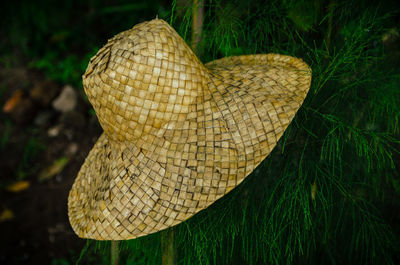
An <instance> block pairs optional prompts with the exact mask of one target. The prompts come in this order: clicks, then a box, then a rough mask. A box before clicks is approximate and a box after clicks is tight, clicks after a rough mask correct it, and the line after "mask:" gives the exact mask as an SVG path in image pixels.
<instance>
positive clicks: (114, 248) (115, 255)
mask: <svg viewBox="0 0 400 265" xmlns="http://www.w3.org/2000/svg"><path fill="white" fill-rule="evenodd" d="M118 263H119V250H118V241H117V240H112V241H111V263H110V264H111V265H118Z"/></svg>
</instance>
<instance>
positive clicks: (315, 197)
mask: <svg viewBox="0 0 400 265" xmlns="http://www.w3.org/2000/svg"><path fill="white" fill-rule="evenodd" d="M283 2H284V4H282V2H281V1H276V0H274V1H267V2H263V1H251V2H250V1H209V2H207V3H206V12H205V13H206V18H205V24H204V27H203V43H202V44H201V45H200V46H199V47H200V49H203V50H202V52H201V53H200V54H203V56H202V58H201V59H202V60H203V61H204V62H207V61H210V60H213V59H216V58H219V57H222V56H229V55H235V54H238V53H240V54H242V53H268V52H277V53H282V54H289V55H293V56H297V57H301V58H303V59H304V60H305V61H306V62H307V63H309V64H310V66H311V68H312V70H313V81H312V86H311V90H310V92H309V94H308V96H307V98H306V100H305V102H304V104H303V107H302V108H301V109H300V111H299V112H298V114H297V115H296V117H295V119H294V121H293V122H292V124H291V125H290V127H289V128H288V129H287V131H286V132H285V134H284V136H283V137H282V139H281V140H280V141H279V143H278V145H277V147H276V148H275V149H274V151H273V152H272V153H271V154H270V155H269V157H268V158H267V159H266V160H265V161H264V162H263V163H262V164H261V165H260V166H259V167H258V168H257V169H256V171H255V172H254V173H253V174H251V175H250V176H249V177H248V178H247V179H246V180H245V181H244V182H243V183H242V184H240V185H239V186H238V187H237V188H235V189H234V190H233V191H232V192H231V193H229V194H228V195H227V196H224V197H223V198H222V199H220V200H218V201H217V202H216V203H215V204H213V205H212V206H211V207H209V208H208V209H206V210H204V211H202V212H200V213H198V214H196V215H195V216H194V217H192V218H191V219H189V220H188V221H186V222H184V223H182V224H180V225H178V226H177V227H176V228H175V229H176V233H177V236H176V240H177V244H178V255H179V263H178V264H348V263H351V264H394V263H395V261H396V260H398V259H399V258H400V257H399V253H400V248H399V243H398V242H399V240H398V239H399V235H398V234H396V232H395V226H396V225H397V226H398V224H395V223H391V222H390V218H388V212H390V211H391V209H390V208H388V207H392V206H390V205H395V206H396V207H400V205H399V203H398V200H397V202H392V201H388V197H387V196H385V195H386V194H394V195H393V196H394V197H396V198H398V196H399V195H400V194H399V192H398V183H399V177H398V172H399V168H398V166H397V165H396V159H397V161H398V159H399V149H398V148H399V146H400V145H399V144H400V138H399V118H398V117H399V113H400V97H398V96H397V95H398V87H399V86H400V74H399V70H398V69H400V68H399V65H392V64H389V63H388V62H389V61H390V58H388V57H387V56H386V55H385V52H384V46H383V43H382V41H381V39H382V34H383V33H384V32H385V27H387V25H392V24H393V23H394V19H393V16H394V15H398V13H388V9H387V8H386V7H385V6H381V7H380V8H377V9H373V10H372V9H368V8H363V7H366V6H368V4H369V3H367V2H364V1H357V2H356V1H354V2H352V1H331V2H328V3H325V2H322V1H313V0H312V1H305V2H304V3H307V4H308V5H309V6H315V9H312V8H304V6H301V5H300V4H299V3H297V2H295V1H283ZM298 14H301V17H298ZM304 14H307V17H306V19H303V15H304ZM295 15H296V16H295ZM190 16H191V8H190V6H189V7H188V6H184V7H182V5H181V4H180V3H178V2H175V1H174V2H173V5H172V14H171V16H170V19H169V21H171V23H172V24H173V25H174V26H175V28H177V29H178V31H179V32H180V34H181V36H183V37H184V38H185V39H188V38H189V36H190V35H191V34H190V31H191V24H190V23H191V19H190ZM397 209H398V208H397ZM159 240H160V239H159V234H154V235H149V236H146V237H143V238H139V239H135V240H131V241H126V242H121V262H122V263H121V264H124V263H123V262H125V263H126V264H159V263H160V260H161V258H160V249H159V245H160V243H159ZM97 244H99V245H103V243H97ZM107 244H108V243H107ZM107 246H108V245H103V251H102V252H101V253H102V254H103V255H108V254H107V253H109V249H108V247H107ZM87 251H89V252H87V253H92V252H90V248H89V249H88V250H87ZM83 253H85V252H83ZM89 256H90V255H89Z"/></svg>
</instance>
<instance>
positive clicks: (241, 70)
mask: <svg viewBox="0 0 400 265" xmlns="http://www.w3.org/2000/svg"><path fill="white" fill-rule="evenodd" d="M83 78H84V87H85V91H86V93H87V94H88V97H89V100H90V102H91V103H92V105H93V107H94V109H95V111H96V114H97V116H98V117H99V121H100V123H101V125H102V127H103V129H104V133H103V134H102V136H101V137H100V138H99V140H98V141H97V143H96V144H95V146H94V147H93V149H92V151H91V152H90V153H89V155H88V157H87V158H86V160H85V162H84V164H83V166H82V168H81V170H80V172H79V174H78V176H77V179H76V180H75V183H74V185H73V187H72V189H71V192H70V195H69V201H68V207H69V218H70V222H71V225H72V227H73V229H74V231H75V232H76V233H77V235H78V236H80V237H84V238H93V239H98V240H121V239H132V238H136V237H139V236H143V235H147V234H150V233H154V232H157V231H159V230H162V229H165V228H167V227H170V226H173V225H176V224H178V223H180V222H182V221H184V220H186V219H188V218H189V217H191V216H193V215H194V214H195V213H197V212H198V211H200V210H202V209H205V208H207V207H208V206H209V205H210V204H212V203H213V202H215V201H216V200H217V199H219V198H220V197H222V196H223V195H224V194H226V193H228V192H229V191H230V190H232V189H233V188H234V187H236V186H237V185H238V184H239V183H240V182H242V181H243V179H244V178H245V177H246V176H248V175H249V174H250V173H251V172H252V171H253V170H254V169H255V167H256V166H257V165H258V164H259V163H260V162H261V161H262V160H263V159H264V158H265V157H266V156H267V155H268V154H269V153H270V152H271V151H272V149H273V148H274V146H275V145H276V143H277V141H278V140H279V138H280V137H281V135H282V134H283V132H284V130H285V129H286V128H287V126H288V125H289V123H290V121H291V120H292V119H293V117H294V115H295V113H296V112H297V110H298V108H299V107H300V105H301V104H302V102H303V100H304V98H305V96H306V94H307V92H308V89H309V86H310V81H311V71H310V69H309V67H308V66H307V65H306V64H305V63H304V62H303V61H302V60H300V59H297V58H294V57H290V56H283V55H278V54H266V55H247V56H238V57H230V58H224V59H220V60H216V61H213V62H210V63H208V64H206V65H205V66H204V65H203V64H202V63H201V62H200V61H199V60H198V59H197V58H196V56H195V55H194V54H193V53H192V51H191V50H190V48H189V47H188V46H187V45H186V44H185V43H184V41H183V40H182V39H181V38H180V37H179V36H178V34H177V33H176V32H175V31H174V30H173V29H172V28H171V27H170V26H169V25H168V24H167V23H165V22H164V21H162V20H158V19H156V20H153V21H150V22H145V23H142V24H138V25H136V26H135V27H134V28H133V29H131V30H128V31H125V32H122V33H120V34H118V35H117V36H115V37H114V38H112V39H111V40H109V42H108V43H107V44H106V45H105V46H104V47H103V48H102V49H101V50H100V51H99V52H98V53H97V54H96V56H94V57H93V58H92V59H91V61H90V63H89V66H88V69H87V71H86V73H85V74H84V76H83Z"/></svg>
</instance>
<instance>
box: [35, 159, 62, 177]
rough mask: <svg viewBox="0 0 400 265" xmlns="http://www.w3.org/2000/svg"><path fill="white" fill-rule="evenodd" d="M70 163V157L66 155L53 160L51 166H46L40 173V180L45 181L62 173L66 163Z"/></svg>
mask: <svg viewBox="0 0 400 265" xmlns="http://www.w3.org/2000/svg"><path fill="white" fill-rule="evenodd" d="M67 163H68V158H66V157H61V158H59V159H57V160H55V161H54V162H53V164H51V165H50V166H49V167H46V168H45V169H43V170H42V171H41V172H40V174H39V179H38V180H39V181H40V182H41V181H45V180H48V179H51V178H52V177H54V176H55V175H57V174H58V173H60V172H61V171H62V170H63V169H64V167H65V165H66V164H67Z"/></svg>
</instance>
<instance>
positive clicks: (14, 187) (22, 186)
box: [6, 180, 30, 193]
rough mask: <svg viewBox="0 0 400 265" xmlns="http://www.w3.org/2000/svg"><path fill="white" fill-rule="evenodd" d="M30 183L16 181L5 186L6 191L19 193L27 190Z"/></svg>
mask: <svg viewBox="0 0 400 265" xmlns="http://www.w3.org/2000/svg"><path fill="white" fill-rule="evenodd" d="M29 186H30V183H29V181H27V180H21V181H17V182H15V183H13V184H11V185H9V186H7V188H6V190H7V191H10V192H15V193H16V192H20V191H23V190H26V189H27V188H29Z"/></svg>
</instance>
